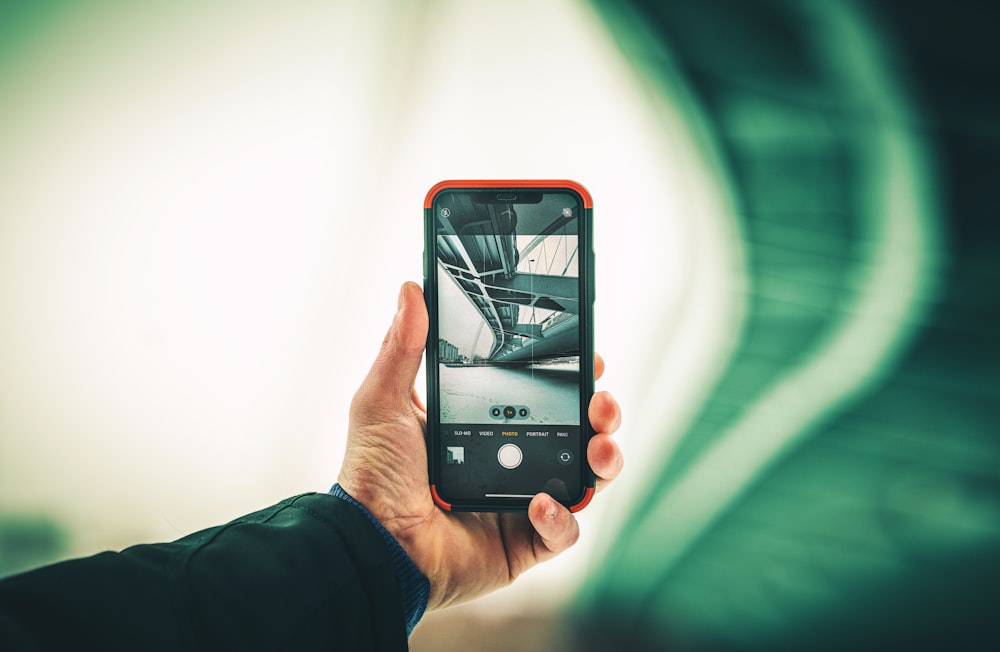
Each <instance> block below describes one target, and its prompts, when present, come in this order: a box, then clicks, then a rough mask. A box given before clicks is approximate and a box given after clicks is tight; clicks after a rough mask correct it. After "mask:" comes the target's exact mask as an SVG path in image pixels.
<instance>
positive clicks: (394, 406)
mask: <svg viewBox="0 0 1000 652" xmlns="http://www.w3.org/2000/svg"><path fill="white" fill-rule="evenodd" d="M397 305H398V308H397V310H396V316H395V317H394V318H393V320H392V325H390V326H389V332H388V333H386V335H385V339H384V340H382V348H381V350H380V351H379V353H378V357H376V358H375V362H374V364H372V368H371V370H370V371H369V372H368V376H367V377H366V378H365V380H364V382H363V383H362V384H361V387H360V388H359V389H358V393H357V394H356V395H355V397H354V405H353V406H352V407H353V408H355V409H359V408H360V409H362V410H363V411H364V412H369V413H370V411H378V412H381V411H382V410H390V411H392V412H396V413H398V411H399V410H408V409H409V407H410V405H411V400H412V399H411V397H412V393H413V384H414V381H415V380H416V378H417V371H418V370H419V369H420V361H421V359H422V358H423V353H424V346H425V345H426V343H427V306H426V305H425V304H424V295H423V291H422V290H421V289H420V286H419V285H417V284H416V283H413V282H406V283H404V284H403V287H402V288H400V290H399V301H398V304H397Z"/></svg>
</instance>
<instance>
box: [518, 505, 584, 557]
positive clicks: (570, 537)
mask: <svg viewBox="0 0 1000 652" xmlns="http://www.w3.org/2000/svg"><path fill="white" fill-rule="evenodd" d="M528 520H530V521H531V525H532V526H533V527H534V528H535V537H534V542H533V544H534V556H535V561H536V562H543V561H545V560H547V559H551V558H552V557H555V556H556V555H558V554H559V553H560V552H562V551H563V550H566V549H567V548H569V547H570V546H572V545H573V544H574V543H576V541H577V539H579V538H580V525H579V524H578V523H577V522H576V518H575V517H574V516H573V515H572V514H570V512H569V510H568V509H566V507H564V506H563V505H560V504H559V503H558V502H556V500H555V499H554V498H552V497H551V496H549V495H548V494H536V495H535V497H534V498H532V499H531V503H530V504H529V505H528Z"/></svg>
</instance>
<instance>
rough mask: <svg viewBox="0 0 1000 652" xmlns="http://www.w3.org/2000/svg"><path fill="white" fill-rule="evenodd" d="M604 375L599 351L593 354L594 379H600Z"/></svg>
mask: <svg viewBox="0 0 1000 652" xmlns="http://www.w3.org/2000/svg"><path fill="white" fill-rule="evenodd" d="M603 375H604V358H602V357H601V354H600V353H595V354H594V380H600V379H601V376H603Z"/></svg>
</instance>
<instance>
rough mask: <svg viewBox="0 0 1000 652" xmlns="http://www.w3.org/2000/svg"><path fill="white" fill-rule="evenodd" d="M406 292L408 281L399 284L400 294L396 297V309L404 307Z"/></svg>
mask: <svg viewBox="0 0 1000 652" xmlns="http://www.w3.org/2000/svg"><path fill="white" fill-rule="evenodd" d="M405 292H406V283H403V284H402V285H400V286H399V296H398V297H396V310H402V309H403V294H404V293H405Z"/></svg>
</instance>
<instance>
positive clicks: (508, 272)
mask: <svg viewBox="0 0 1000 652" xmlns="http://www.w3.org/2000/svg"><path fill="white" fill-rule="evenodd" d="M430 216H431V217H432V224H433V243H430V242H429V245H430V246H431V248H432V249H433V261H434V266H433V269H428V272H429V273H433V274H434V275H435V282H434V285H435V287H436V293H433V294H434V299H435V300H434V301H433V302H432V303H435V304H436V305H432V306H430V307H431V309H432V310H433V311H434V314H435V315H436V319H432V320H431V321H432V323H434V326H433V327H432V338H433V339H432V341H431V342H429V346H434V345H435V342H434V341H433V340H436V351H434V352H433V353H435V355H429V357H428V360H429V365H428V373H429V379H430V376H434V378H433V381H432V382H430V383H429V386H436V391H434V389H433V387H432V388H431V391H434V394H433V397H432V398H430V399H429V401H428V408H429V411H430V413H429V416H428V426H429V427H430V428H432V437H431V442H432V450H431V451H429V452H430V454H431V455H433V456H435V459H434V460H433V461H432V463H431V469H432V473H434V474H435V476H436V477H434V478H432V483H435V484H436V489H437V491H438V493H439V495H440V497H441V498H442V499H443V500H444V501H446V502H447V503H449V504H452V505H458V506H464V505H467V506H469V508H476V507H479V508H500V509H503V508H505V507H509V508H516V507H522V508H523V507H524V506H526V505H527V502H528V501H529V500H530V499H531V497H532V496H534V495H535V494H536V493H538V492H542V491H544V492H546V493H548V494H550V495H551V496H553V497H554V498H555V499H556V500H559V501H560V502H563V503H564V504H567V505H572V504H574V503H577V502H579V501H580V500H581V498H582V496H583V495H584V493H585V489H586V485H587V477H588V476H587V472H588V471H589V469H588V467H587V465H586V461H585V444H586V440H587V439H589V437H588V436H587V435H588V434H589V424H588V423H587V418H586V408H587V403H588V402H589V397H590V394H591V393H592V385H593V379H592V365H593V353H592V351H591V348H592V346H591V345H590V344H589V341H590V329H589V325H588V324H587V320H588V319H589V314H590V303H589V298H590V297H589V293H588V292H587V288H588V287H589V286H588V285H587V279H586V275H587V273H589V271H590V266H589V260H590V258H589V257H588V252H589V251H590V244H589V241H587V238H588V237H589V228H587V227H589V210H585V207H584V205H583V202H582V198H581V197H580V195H579V194H577V193H576V192H574V191H572V190H569V189H559V188H555V189H551V190H541V189H525V188H510V189H487V190H478V189H454V190H444V191H441V192H439V193H437V194H436V195H435V197H434V200H433V202H432V205H431V207H430ZM429 240H430V238H429ZM584 363H585V364H586V365H590V367H589V368H584V367H583V366H582V365H583V364H584ZM431 366H433V370H431ZM430 394H431V392H429V396H430Z"/></svg>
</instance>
